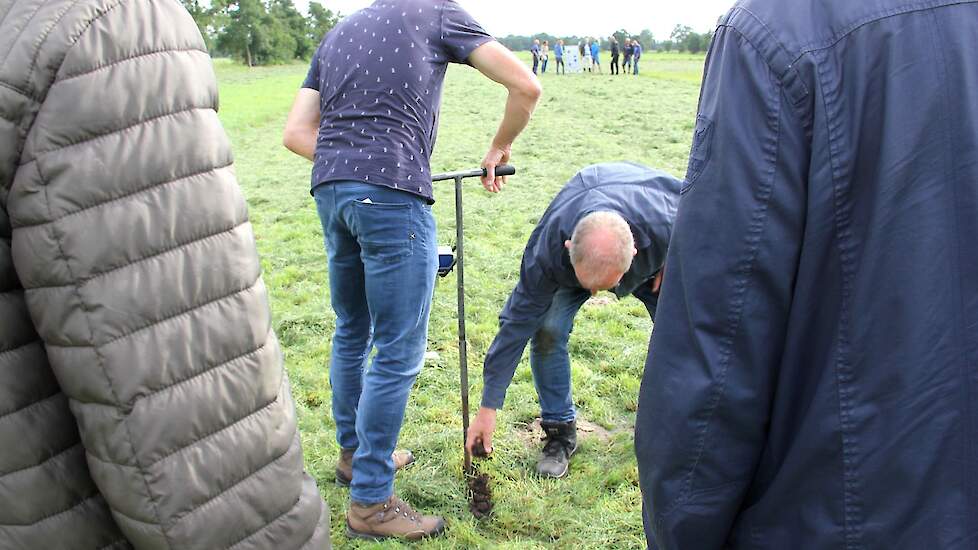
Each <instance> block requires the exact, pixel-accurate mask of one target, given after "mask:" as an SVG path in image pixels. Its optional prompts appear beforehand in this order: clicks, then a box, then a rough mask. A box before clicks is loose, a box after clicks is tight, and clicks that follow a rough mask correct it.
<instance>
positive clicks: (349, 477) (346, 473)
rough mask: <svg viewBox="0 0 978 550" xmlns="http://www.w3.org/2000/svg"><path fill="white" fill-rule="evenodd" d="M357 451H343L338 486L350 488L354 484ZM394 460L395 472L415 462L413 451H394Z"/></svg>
mask: <svg viewBox="0 0 978 550" xmlns="http://www.w3.org/2000/svg"><path fill="white" fill-rule="evenodd" d="M355 452H356V449H342V450H341V451H340V459H339V460H338V461H336V484H337V485H339V486H341V487H349V486H350V483H352V482H353V453H355ZM391 458H393V459H394V470H400V469H401V468H403V467H405V466H407V465H408V464H411V463H412V462H414V455H413V454H411V451H394V454H392V455H391Z"/></svg>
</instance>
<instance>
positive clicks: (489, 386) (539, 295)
mask: <svg viewBox="0 0 978 550" xmlns="http://www.w3.org/2000/svg"><path fill="white" fill-rule="evenodd" d="M532 255H533V252H532V250H531V247H529V246H528V247H527V250H526V252H525V253H524V254H523V263H522V265H521V266H520V280H519V282H518V283H517V284H516V288H515V289H513V293H512V294H510V296H509V300H507V301H506V305H505V306H503V310H502V312H501V313H500V314H499V332H498V333H497V334H496V338H495V339H494V340H493V341H492V345H491V346H489V352H488V353H487V354H486V360H485V363H484V366H483V371H482V378H483V384H484V385H483V389H482V406H483V407H488V408H490V409H501V408H502V406H503V402H504V401H505V400H506V390H507V389H508V388H509V384H510V383H511V382H512V381H513V374H514V373H515V372H516V366H517V365H518V364H519V362H520V357H522V356H523V350H524V349H525V348H526V344H527V342H529V341H530V338H531V337H532V336H533V334H534V333H536V331H537V329H538V328H539V327H540V322H541V321H542V319H543V315H544V313H546V312H547V309H548V308H549V307H550V304H551V302H553V298H554V295H555V294H556V293H557V289H558V286H559V285H558V284H557V283H556V281H554V280H553V278H552V277H550V276H549V275H548V274H547V273H546V272H545V270H544V268H543V267H542V266H541V265H539V263H537V262H534V261H532V260H531V258H532Z"/></svg>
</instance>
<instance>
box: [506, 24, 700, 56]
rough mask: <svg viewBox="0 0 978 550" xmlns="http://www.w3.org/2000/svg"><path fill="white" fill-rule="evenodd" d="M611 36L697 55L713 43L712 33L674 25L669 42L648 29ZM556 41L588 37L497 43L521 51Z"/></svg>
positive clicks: (604, 45)
mask: <svg viewBox="0 0 978 550" xmlns="http://www.w3.org/2000/svg"><path fill="white" fill-rule="evenodd" d="M612 36H614V37H615V38H616V39H617V40H618V43H619V44H624V43H625V39H626V38H632V39H634V38H638V41H639V43H640V44H641V45H642V47H643V48H645V49H646V50H664V51H667V52H669V51H672V50H676V51H687V52H690V53H699V52H702V51H706V50H707V49H709V47H710V43H711V42H712V41H713V31H710V32H706V33H703V34H700V33H697V32H694V31H693V29H692V28H691V27H689V26H686V25H676V27H675V28H674V29H673V30H672V33H671V34H670V35H669V40H663V41H656V40H655V37H654V36H653V35H652V31H650V30H648V29H645V30H643V31H642V32H640V33H638V34H634V33H630V32H628V31H627V30H625V29H619V30H617V31H615V32H614V33H613V34H612ZM609 38H610V37H609ZM558 39H559V40H563V41H564V43H565V44H573V45H576V44H578V43H580V42H581V41H582V40H587V39H588V37H583V38H582V37H579V36H554V35H552V34H547V33H540V34H535V35H533V36H516V35H509V36H507V37H505V38H501V39H500V40H499V41H500V42H502V43H503V44H504V45H505V46H506V47H507V48H509V49H511V50H516V51H523V50H528V49H530V46H532V45H533V41H534V40H539V41H540V43H543V42H544V41H545V40H547V41H549V42H550V47H551V48H552V47H553V45H554V44H556V43H557V40H558ZM599 40H600V43H601V47H602V48H604V49H608V48H609V41H608V39H607V38H602V39H599Z"/></svg>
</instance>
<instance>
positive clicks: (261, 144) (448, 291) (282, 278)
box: [215, 54, 703, 549]
mask: <svg viewBox="0 0 978 550" xmlns="http://www.w3.org/2000/svg"><path fill="white" fill-rule="evenodd" d="M215 66H216V72H217V76H218V80H219V83H220V91H221V112H220V115H221V119H222V121H223V123H224V124H225V126H226V128H227V131H228V133H229V135H230V137H231V140H232V142H233V145H234V150H235V155H236V161H237V163H236V170H237V175H238V178H239V180H240V182H241V185H242V187H243V189H244V193H245V195H246V197H247V199H248V203H249V205H250V212H251V220H252V223H253V224H254V230H255V234H256V237H257V239H258V248H259V252H260V254H261V256H262V265H263V267H264V273H265V282H266V284H267V285H268V288H269V291H270V294H271V299H272V310H273V313H274V318H275V327H276V330H277V332H278V336H279V338H280V340H281V342H282V347H283V350H284V353H285V358H286V364H287V368H288V371H289V373H290V376H291V378H292V382H293V392H294V394H295V397H296V403H297V407H298V411H299V419H300V429H301V430H302V436H303V443H304V450H305V461H306V466H307V468H308V469H309V471H310V472H311V474H312V475H313V476H314V477H315V478H316V480H317V481H318V483H319V486H320V488H321V490H322V493H323V495H324V496H325V497H326V500H327V501H328V503H329V506H330V509H331V512H332V516H333V527H332V534H333V542H334V545H335V546H336V547H337V548H401V547H408V546H411V547H417V548H425V549H448V548H520V549H534V548H616V549H617V548H644V537H643V534H642V522H641V496H640V492H639V489H638V474H637V468H636V464H635V458H634V454H633V444H632V427H633V424H634V414H635V409H636V404H637V399H638V389H639V382H640V379H641V375H642V368H643V365H644V362H645V355H646V351H647V345H648V338H649V334H650V331H651V328H652V323H651V321H650V320H649V318H648V315H647V313H646V312H645V308H644V307H643V306H642V305H641V303H639V302H638V301H637V300H635V299H633V298H628V299H625V300H622V301H620V302H616V301H614V300H613V299H608V298H611V295H610V294H604V295H602V297H604V298H605V299H603V300H595V301H592V302H591V303H589V304H587V305H586V306H585V307H584V308H583V309H582V310H581V312H580V314H579V315H578V319H577V322H576V327H575V332H574V335H573V336H572V340H571V354H572V364H573V379H574V393H575V401H576V404H577V407H578V409H579V411H580V417H581V418H582V419H584V420H586V421H588V422H591V423H593V424H594V427H593V428H592V430H593V431H592V432H591V433H589V434H587V435H585V437H584V438H583V440H582V445H581V449H580V451H579V452H578V454H577V455H575V457H574V459H573V461H572V469H571V473H570V475H569V477H567V478H566V479H563V480H558V481H552V480H541V479H538V478H536V477H534V476H533V475H532V473H531V472H532V469H533V465H534V463H535V456H536V453H537V452H538V441H539V437H540V435H541V434H540V433H539V432H536V433H530V432H528V431H527V426H528V425H529V424H530V423H531V422H532V421H533V420H534V419H535V418H536V417H537V416H538V415H539V407H538V405H537V402H536V393H535V391H534V388H533V382H532V379H531V376H530V370H529V365H528V364H527V360H526V359H525V358H524V361H523V363H521V365H520V368H519V370H518V371H517V375H516V378H515V380H514V382H513V385H512V386H511V388H510V390H509V394H508V398H507V402H506V408H505V409H504V410H503V411H501V412H500V415H499V427H498V430H497V433H496V440H495V448H496V452H495V456H494V458H493V459H492V460H490V461H488V462H487V463H484V465H483V469H484V471H486V472H488V473H489V475H490V476H491V478H492V480H493V481H492V482H493V487H494V492H495V503H496V508H495V515H494V517H493V518H492V519H490V520H489V521H484V522H477V521H475V520H474V519H472V516H471V515H470V514H469V513H468V511H467V501H466V496H465V494H464V484H463V479H462V475H461V466H460V464H461V460H462V450H461V437H462V436H461V420H460V415H459V411H460V398H459V376H458V343H457V334H456V328H457V324H456V323H457V318H456V309H455V286H454V283H455V280H454V276H450V277H449V278H448V279H440V280H439V284H438V287H437V289H436V294H435V301H434V306H433V313H432V318H431V327H430V335H429V349H430V350H433V351H438V352H439V354H440V359H439V360H438V361H437V362H436V363H434V364H429V365H427V367H426V368H425V369H424V370H423V372H422V373H421V375H420V376H419V378H418V381H417V384H416V385H415V388H414V390H413V392H412V396H411V399H410V402H409V404H408V410H407V416H406V421H405V424H404V428H403V430H402V432H401V446H403V447H406V448H410V449H413V450H414V451H415V454H416V455H417V457H418V461H417V463H416V464H414V465H413V466H411V467H410V468H408V469H407V470H406V471H404V472H402V473H401V474H399V475H398V479H397V491H398V493H399V494H400V495H401V496H403V497H404V498H406V499H407V500H408V501H409V502H411V503H412V504H414V505H415V506H416V507H417V508H420V509H421V510H424V511H425V512H427V513H438V514H442V515H444V516H445V517H446V518H447V520H448V524H449V526H448V531H447V533H446V534H445V536H443V537H441V538H436V539H432V540H428V541H424V542H421V543H417V544H414V545H408V544H406V543H400V542H386V543H370V544H364V543H354V542H352V541H349V540H347V539H346V538H345V536H344V535H343V530H344V520H343V515H344V511H345V508H346V503H347V499H348V492H347V491H346V490H342V489H339V488H338V487H336V486H335V485H334V483H333V465H334V462H335V460H336V456H337V453H338V447H337V444H336V441H335V438H334V424H333V421H332V418H331V413H330V387H329V382H328V375H327V372H328V371H327V369H328V359H329V350H330V335H331V332H332V328H333V321H334V317H333V313H332V311H331V309H330V307H329V296H328V287H327V281H326V262H325V255H324V252H323V243H322V234H321V229H320V224H319V220H318V218H317V216H316V212H315V208H314V204H313V202H312V199H311V197H310V196H309V192H308V190H309V172H310V165H309V163H308V162H306V161H305V160H303V159H300V158H298V157H295V156H293V155H292V154H291V153H289V152H288V151H286V150H285V149H284V148H283V147H282V146H281V130H282V126H283V123H284V120H285V115H286V113H287V111H288V108H289V106H290V104H291V101H292V99H293V97H294V94H295V92H296V90H297V89H298V87H299V86H300V84H301V82H302V80H303V77H304V75H305V71H306V66H305V65H299V64H296V65H288V66H282V67H272V68H256V69H247V68H244V67H241V66H239V65H236V64H233V63H231V62H228V61H224V60H218V61H217V62H216V63H215ZM702 66H703V56H689V55H677V54H655V55H648V54H647V55H646V56H644V57H643V61H642V70H643V74H642V75H641V76H640V77H638V78H635V77H630V76H629V77H626V76H619V77H611V76H609V75H607V74H606V75H604V76H598V75H567V76H563V75H561V76H556V75H554V74H552V73H548V74H546V75H543V76H542V81H543V84H544V88H545V92H544V97H543V99H542V101H541V102H540V106H539V109H538V110H537V112H536V115H535V117H534V119H533V122H532V123H531V125H530V127H529V128H528V129H527V130H526V132H525V133H524V135H523V136H522V137H521V139H520V140H519V141H518V142H517V144H516V146H515V148H514V157H513V163H514V164H516V165H517V166H518V167H519V175H518V177H515V178H512V179H511V181H510V184H509V186H508V187H507V188H506V189H505V190H504V192H503V193H501V194H499V195H491V196H490V195H488V194H487V193H485V192H483V191H482V190H481V187H480V186H478V184H477V183H476V182H474V181H473V182H471V183H470V185H469V187H468V188H467V190H466V192H465V193H466V194H465V208H466V222H465V223H466V226H465V231H466V260H467V271H466V276H467V281H466V283H467V285H466V286H467V303H466V305H467V308H468V319H467V320H468V335H469V339H470V344H469V350H470V353H469V364H470V366H471V371H472V372H471V394H472V402H473V406H475V405H477V404H478V400H479V395H480V391H481V362H482V359H483V357H484V354H485V351H486V349H487V348H488V347H489V344H490V342H491V341H492V338H493V337H494V335H495V330H496V317H497V315H498V313H499V310H500V308H501V307H502V304H503V302H504V301H505V300H506V298H507V296H508V294H509V292H510V291H511V290H512V288H513V286H514V284H515V282H516V278H517V274H518V269H519V262H520V256H521V254H522V250H523V247H524V245H525V244H526V239H527V237H528V236H529V234H530V232H531V231H532V230H533V227H534V225H535V223H536V221H537V220H538V218H539V216H540V215H541V213H542V212H543V210H544V209H545V208H546V206H547V205H548V204H549V201H550V199H551V198H553V196H554V195H555V194H556V193H557V191H558V190H559V189H560V187H561V186H562V185H563V183H564V182H565V181H567V180H568V179H569V178H570V177H571V176H573V175H574V173H575V172H576V171H577V170H579V169H580V168H581V167H583V166H585V165H588V164H591V163H596V162H604V161H614V160H634V161H638V162H642V163H645V164H647V165H650V166H654V167H658V168H661V169H664V170H666V171H668V172H671V173H673V174H676V175H677V176H679V177H682V175H683V173H684V171H685V165H686V157H687V154H688V151H689V142H690V135H691V132H692V128H693V121H694V119H695V108H696V100H697V95H698V91H699V81H700V73H701V72H702ZM606 72H607V67H606ZM504 98H505V92H504V90H503V89H502V88H500V87H499V86H497V85H494V84H492V83H491V82H489V81H488V80H486V79H484V78H482V77H481V76H480V75H478V73H476V72H475V71H474V70H472V69H470V68H467V67H458V66H456V67H452V69H451V70H450V71H449V75H448V80H447V82H446V88H445V96H444V105H443V108H442V119H441V120H442V122H441V130H440V133H439V141H438V146H437V149H436V153H435V156H434V158H433V161H432V164H433V166H432V168H433V170H434V171H435V172H439V171H448V170H454V169H464V168H474V167H477V166H478V163H479V161H480V160H481V157H482V155H483V153H484V152H485V148H486V146H487V145H488V143H489V141H490V139H491V137H492V135H493V133H494V131H495V128H496V125H497V124H498V122H499V119H500V116H501V111H502V105H503V101H504ZM436 198H437V199H438V202H437V204H436V205H435V207H434V210H435V214H436V217H437V219H438V222H439V229H438V231H439V236H440V241H441V242H442V243H445V244H450V243H452V242H453V241H454V235H455V227H454V210H453V208H454V202H453V194H452V190H451V188H450V186H444V187H439V188H437V189H436Z"/></svg>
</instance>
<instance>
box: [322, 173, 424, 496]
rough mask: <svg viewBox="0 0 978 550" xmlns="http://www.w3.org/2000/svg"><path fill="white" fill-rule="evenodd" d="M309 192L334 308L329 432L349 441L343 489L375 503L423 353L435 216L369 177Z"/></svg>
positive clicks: (383, 491)
mask: <svg viewBox="0 0 978 550" xmlns="http://www.w3.org/2000/svg"><path fill="white" fill-rule="evenodd" d="M313 196H314V197H315V199H316V208H317V210H318V212H319V218H320V221H321V222H322V225H323V233H324V236H325V242H326V255H327V257H328V259H329V290H330V299H331V301H332V305H333V311H334V312H335V313H336V331H335V332H334V334H333V346H332V354H331V357H330V368H329V380H330V384H331V385H332V389H333V419H334V420H335V422H336V439H337V441H338V442H339V444H340V446H341V447H343V448H344V449H356V452H355V453H354V455H353V483H352V484H351V488H350V498H351V499H352V500H353V501H355V502H358V503H360V504H376V503H378V502H384V501H385V500H387V499H388V498H389V497H390V495H391V494H392V493H393V491H394V462H393V461H392V460H391V453H393V452H394V448H395V447H396V445H397V438H398V434H399V433H400V431H401V423H402V422H403V421H404V409H405V407H406V406H407V400H408V394H409V393H410V391H411V386H412V385H413V384H414V380H415V378H416V377H417V375H418V373H419V372H420V371H421V366H422V364H423V362H424V352H425V348H426V345H427V336H428V315H429V313H430V310H431V299H432V294H433V292H434V288H435V273H436V272H437V269H438V252H437V251H438V245H437V242H436V239H437V233H436V229H435V219H434V217H433V216H432V214H431V207H430V206H429V205H428V204H427V202H426V201H425V200H424V199H423V198H421V197H418V196H416V195H412V194H409V193H406V192H403V191H396V190H394V189H390V188H387V187H381V186H378V185H371V184H367V183H359V182H338V183H330V184H324V185H320V186H318V187H316V188H315V189H314V190H313ZM373 348H376V350H377V353H376V355H375V356H374V358H373V361H372V362H371V363H370V365H369V368H368V367H367V362H368V358H369V355H370V351H371V349H373Z"/></svg>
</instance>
